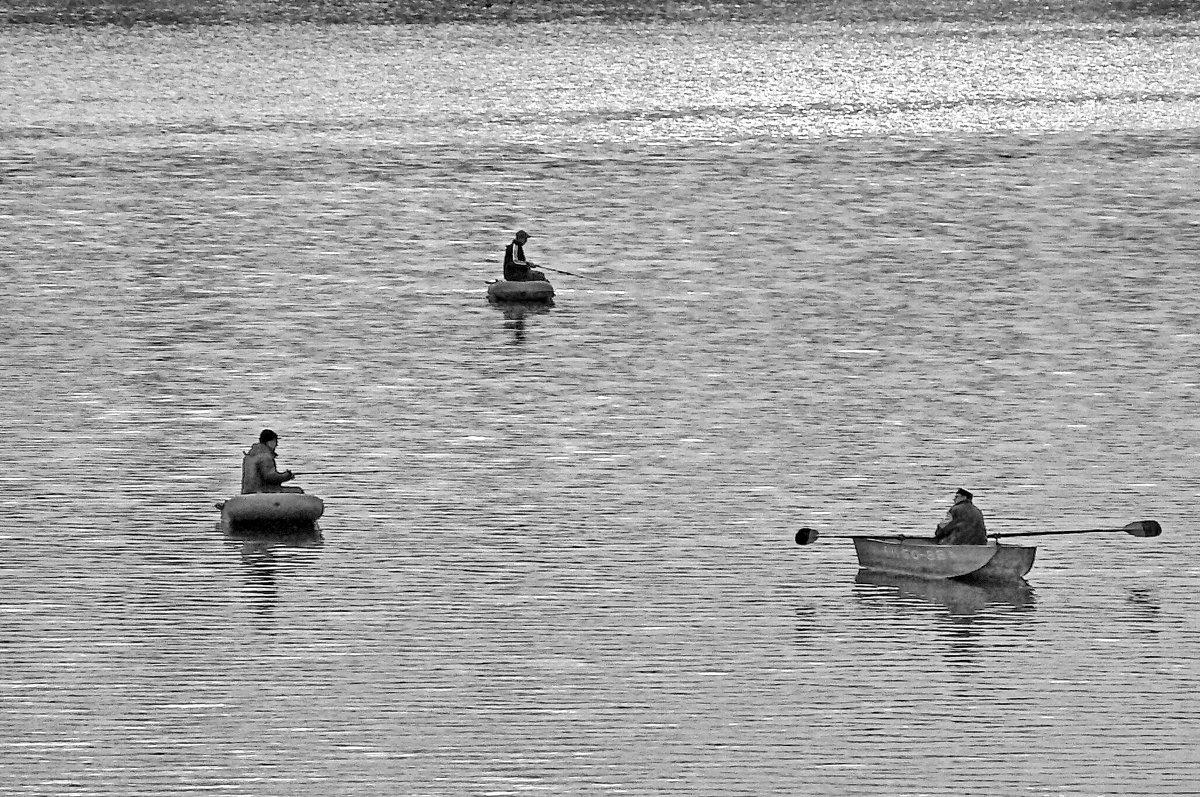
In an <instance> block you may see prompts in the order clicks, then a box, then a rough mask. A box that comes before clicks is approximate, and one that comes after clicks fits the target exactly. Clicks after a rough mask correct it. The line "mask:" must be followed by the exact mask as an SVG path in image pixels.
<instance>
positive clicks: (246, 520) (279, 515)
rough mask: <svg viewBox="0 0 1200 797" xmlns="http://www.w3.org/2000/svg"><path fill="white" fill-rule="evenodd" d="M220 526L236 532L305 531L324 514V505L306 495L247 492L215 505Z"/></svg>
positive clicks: (313, 527)
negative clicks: (219, 513)
mask: <svg viewBox="0 0 1200 797" xmlns="http://www.w3.org/2000/svg"><path fill="white" fill-rule="evenodd" d="M217 508H218V509H220V510H221V525H222V526H224V527H225V528H226V529H228V530H230V531H240V530H259V529H262V530H282V529H286V530H309V529H315V528H316V526H317V518H319V517H321V515H322V514H324V512H325V502H324V501H322V500H321V499H320V498H317V497H316V496H315V495H308V494H306V493H247V494H245V495H235V496H234V497H233V498H230V499H229V500H227V501H222V502H221V503H219V504H217Z"/></svg>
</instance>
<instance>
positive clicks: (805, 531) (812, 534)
mask: <svg viewBox="0 0 1200 797" xmlns="http://www.w3.org/2000/svg"><path fill="white" fill-rule="evenodd" d="M820 536H821V534H820V533H819V532H818V531H817V530H816V529H810V528H807V527H805V528H802V529H800V530H799V531H797V532H796V544H797V545H808V544H809V543H810V542H816V541H817V537H820ZM825 536H826V537H827V538H829V539H831V540H852V539H854V538H855V537H870V538H871V539H873V540H915V539H918V538H921V537H922V535H920V534H826V535H825ZM926 539H932V538H931V537H929V538H926Z"/></svg>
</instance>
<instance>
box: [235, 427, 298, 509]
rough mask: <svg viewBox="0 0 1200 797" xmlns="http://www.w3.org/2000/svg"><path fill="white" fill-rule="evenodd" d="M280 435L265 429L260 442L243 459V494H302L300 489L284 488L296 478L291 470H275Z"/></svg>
mask: <svg viewBox="0 0 1200 797" xmlns="http://www.w3.org/2000/svg"><path fill="white" fill-rule="evenodd" d="M278 445H279V435H277V434H275V433H274V432H272V431H271V430H270V429H263V430H262V433H261V434H259V436H258V442H257V443H255V444H254V445H252V446H250V450H249V451H247V452H246V455H245V456H244V457H242V493H243V494H245V493H302V492H304V491H303V490H301V489H300V488H299V487H284V486H283V483H284V482H286V481H291V480H292V479H294V478H296V477H295V476H294V475H292V472H291V471H290V470H285V471H284V472H283V473H280V472H279V471H277V470H276V469H275V447H276V446H278Z"/></svg>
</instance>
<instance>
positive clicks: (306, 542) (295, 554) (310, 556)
mask: <svg viewBox="0 0 1200 797" xmlns="http://www.w3.org/2000/svg"><path fill="white" fill-rule="evenodd" d="M217 528H218V529H219V530H220V531H221V532H222V533H223V534H224V536H225V543H226V544H227V545H228V546H229V547H230V548H234V549H236V550H237V551H238V553H239V554H240V556H241V560H242V564H243V565H245V566H246V578H247V588H248V592H249V596H250V599H251V603H252V604H253V605H254V607H255V609H256V610H257V611H258V613H260V614H263V615H269V614H271V613H272V611H273V610H274V608H275V605H276V603H277V602H278V600H279V578H280V576H286V575H287V574H288V573H291V572H293V571H295V570H296V569H297V568H299V567H301V566H303V565H305V564H307V563H309V562H311V561H312V560H314V559H315V558H316V557H317V556H319V555H320V551H321V548H322V546H324V545H325V537H324V536H323V535H322V534H321V528H320V527H319V526H317V524H315V523H313V524H311V525H310V526H308V527H307V528H278V529H269V528H268V529H263V528H258V529H236V530H231V529H229V528H227V527H226V526H224V525H223V524H221V523H218V524H217Z"/></svg>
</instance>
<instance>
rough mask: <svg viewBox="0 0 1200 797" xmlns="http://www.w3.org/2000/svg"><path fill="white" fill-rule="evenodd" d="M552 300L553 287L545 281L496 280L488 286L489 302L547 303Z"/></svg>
mask: <svg viewBox="0 0 1200 797" xmlns="http://www.w3.org/2000/svg"><path fill="white" fill-rule="evenodd" d="M553 299H554V287H553V286H552V285H551V284H550V283H549V282H547V281H546V280H526V281H523V282H510V281H508V280H497V281H496V282H493V283H492V284H490V285H488V301H490V302H534V303H537V302H549V301H552V300H553Z"/></svg>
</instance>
